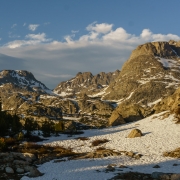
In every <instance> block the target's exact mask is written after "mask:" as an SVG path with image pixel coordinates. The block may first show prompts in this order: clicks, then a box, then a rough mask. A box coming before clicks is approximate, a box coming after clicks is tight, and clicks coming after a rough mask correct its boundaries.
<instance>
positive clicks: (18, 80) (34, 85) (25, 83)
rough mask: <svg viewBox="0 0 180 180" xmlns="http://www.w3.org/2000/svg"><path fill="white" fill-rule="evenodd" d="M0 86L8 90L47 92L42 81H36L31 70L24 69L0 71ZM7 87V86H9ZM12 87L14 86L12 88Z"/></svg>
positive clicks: (48, 90)
mask: <svg viewBox="0 0 180 180" xmlns="http://www.w3.org/2000/svg"><path fill="white" fill-rule="evenodd" d="M0 86H1V89H9V92H10V91H13V92H14V91H15V89H18V90H17V91H18V92H20V91H24V90H27V91H31V92H42V93H48V92H50V89H48V88H47V87H46V86H45V85H44V84H43V83H41V82H40V81H38V80H37V79H36V78H35V77H34V75H33V74H32V73H31V72H28V71H25V70H3V71H0ZM10 86H11V88H12V89H10V88H8V87H10ZM13 87H14V88H13Z"/></svg>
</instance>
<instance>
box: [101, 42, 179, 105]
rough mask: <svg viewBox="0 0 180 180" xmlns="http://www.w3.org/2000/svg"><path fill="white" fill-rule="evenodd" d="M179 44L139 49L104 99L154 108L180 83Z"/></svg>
mask: <svg viewBox="0 0 180 180" xmlns="http://www.w3.org/2000/svg"><path fill="white" fill-rule="evenodd" d="M179 49H180V46H179V43H176V42H175V41H170V43H169V42H151V43H146V44H143V45H140V46H138V47H137V48H136V49H135V50H134V51H133V52H132V54H131V56H130V58H129V60H127V61H126V62H125V64H124V65H123V67H122V70H121V72H120V74H119V76H118V77H117V79H116V81H115V83H113V84H111V85H110V86H109V88H108V89H107V90H106V93H105V94H106V95H105V96H104V99H112V100H113V99H116V100H118V101H119V103H120V102H124V101H128V102H130V103H132V104H133V103H134V104H136V103H137V104H141V105H142V106H152V105H153V103H155V102H156V101H158V100H160V99H161V98H162V97H164V96H168V95H170V94H172V93H173V92H174V91H175V90H176V89H177V88H178V86H179V84H180V57H179V51H178V50H179Z"/></svg>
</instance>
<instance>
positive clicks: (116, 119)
mask: <svg viewBox="0 0 180 180" xmlns="http://www.w3.org/2000/svg"><path fill="white" fill-rule="evenodd" d="M125 123H126V122H125V121H124V119H123V117H122V115H121V114H119V113H118V112H117V111H116V110H115V111H113V113H112V115H111V117H110V118H109V126H118V125H121V124H125Z"/></svg>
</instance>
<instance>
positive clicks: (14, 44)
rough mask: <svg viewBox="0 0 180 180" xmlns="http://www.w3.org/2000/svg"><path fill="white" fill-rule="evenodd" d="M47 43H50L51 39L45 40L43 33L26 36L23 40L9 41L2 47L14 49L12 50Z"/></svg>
mask: <svg viewBox="0 0 180 180" xmlns="http://www.w3.org/2000/svg"><path fill="white" fill-rule="evenodd" d="M48 41H51V39H47V38H46V34H45V33H41V34H40V33H39V34H28V35H26V36H25V39H24V40H15V41H11V42H9V43H7V44H5V45H4V46H6V47H8V48H11V49H14V48H19V47H22V46H31V45H36V44H40V43H43V42H48Z"/></svg>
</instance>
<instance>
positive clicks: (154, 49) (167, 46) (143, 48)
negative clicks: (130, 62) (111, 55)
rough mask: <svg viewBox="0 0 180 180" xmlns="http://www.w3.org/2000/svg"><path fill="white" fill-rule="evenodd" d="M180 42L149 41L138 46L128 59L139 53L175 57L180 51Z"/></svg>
mask: <svg viewBox="0 0 180 180" xmlns="http://www.w3.org/2000/svg"><path fill="white" fill-rule="evenodd" d="M179 45H180V43H178V42H176V41H172V40H171V41H169V42H150V43H146V44H143V45H140V46H138V47H137V48H136V49H135V50H134V51H133V52H132V54H131V56H130V59H132V58H135V57H137V56H140V55H149V56H150V55H152V56H158V57H164V58H167V57H177V56H179V55H180V54H179V52H180V46H179Z"/></svg>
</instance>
